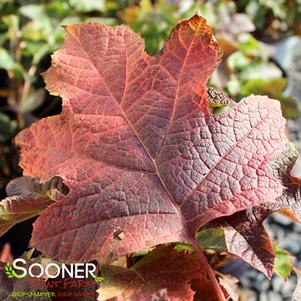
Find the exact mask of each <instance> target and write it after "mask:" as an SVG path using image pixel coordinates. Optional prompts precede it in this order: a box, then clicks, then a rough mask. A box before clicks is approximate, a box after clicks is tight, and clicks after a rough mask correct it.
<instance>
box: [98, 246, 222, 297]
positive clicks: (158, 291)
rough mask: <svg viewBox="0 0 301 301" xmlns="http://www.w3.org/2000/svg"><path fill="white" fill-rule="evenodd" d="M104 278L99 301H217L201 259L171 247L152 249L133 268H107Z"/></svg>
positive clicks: (104, 270) (105, 268)
mask: <svg viewBox="0 0 301 301" xmlns="http://www.w3.org/2000/svg"><path fill="white" fill-rule="evenodd" d="M102 275H103V278H104V282H102V283H101V285H100V288H99V290H98V293H99V297H98V301H106V300H114V301H141V300H143V301H144V300H145V301H151V300H162V301H163V300H166V301H193V300H202V301H211V300H217V299H215V298H214V297H213V296H214V291H213V287H212V285H211V284H210V282H208V279H206V274H204V270H203V266H202V264H201V263H200V261H199V259H198V257H197V256H196V255H195V254H186V253H185V252H183V251H181V252H178V251H175V250H173V247H170V246H168V247H159V248H157V249H155V250H153V251H152V252H150V253H148V254H147V255H145V256H144V257H143V258H142V259H141V260H140V261H138V262H137V263H136V264H135V265H134V266H133V267H132V268H130V269H129V268H124V267H118V266H113V265H109V266H104V267H103V268H102ZM160 297H161V298H162V299H160ZM163 297H165V298H163ZM157 298H158V299H157Z"/></svg>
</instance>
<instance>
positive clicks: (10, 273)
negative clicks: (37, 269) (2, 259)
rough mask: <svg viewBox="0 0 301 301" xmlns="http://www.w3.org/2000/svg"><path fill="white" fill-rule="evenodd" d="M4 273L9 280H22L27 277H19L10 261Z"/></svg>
mask: <svg viewBox="0 0 301 301" xmlns="http://www.w3.org/2000/svg"><path fill="white" fill-rule="evenodd" d="M4 271H5V274H6V276H7V277H8V278H16V279H21V278H24V277H25V276H23V275H18V274H17V273H16V271H15V270H14V268H13V266H12V265H11V264H10V262H9V261H8V262H7V263H6V264H5V266H4Z"/></svg>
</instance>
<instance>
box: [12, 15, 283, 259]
mask: <svg viewBox="0 0 301 301" xmlns="http://www.w3.org/2000/svg"><path fill="white" fill-rule="evenodd" d="M66 31H67V33H68V37H67V40H66V42H65V45H64V47H63V48H62V49H61V50H59V51H57V52H56V53H55V54H54V55H53V61H52V67H51V68H50V69H49V70H48V71H47V72H46V74H45V80H46V83H47V88H48V89H49V91H50V92H51V93H52V94H55V95H61V96H62V97H63V111H62V113H61V114H60V115H57V116H54V117H49V118H46V119H43V120H40V121H39V122H37V123H35V124H34V125H32V126H31V127H30V128H28V129H26V130H24V131H23V132H21V133H20V134H19V135H18V136H17V138H16V141H17V143H18V144H19V145H20V146H21V150H22V152H21V155H22V160H21V166H22V167H23V168H24V173H25V174H26V175H30V176H32V177H39V178H40V179H41V180H42V181H46V180H48V179H50V178H51V177H53V176H60V177H62V179H63V180H64V183H65V184H66V185H67V186H68V187H69V189H70V193H69V194H68V196H67V197H64V198H62V199H61V200H59V201H57V202H56V203H55V204H53V205H51V206H50V207H49V208H48V209H47V210H45V211H44V213H43V214H42V215H41V216H40V217H39V219H38V220H37V222H36V223H35V224H34V232H33V237H32V244H33V245H34V246H35V247H37V248H38V249H40V250H42V251H43V252H44V253H45V254H46V255H47V256H50V257H57V258H59V259H61V260H69V261H70V260H77V261H88V260H91V259H99V260H100V261H102V262H104V261H106V260H109V261H110V260H112V259H113V258H115V257H116V256H118V255H122V254H126V253H130V252H134V251H138V250H140V249H144V248H147V247H150V246H153V245H156V244H159V243H164V242H172V241H182V240H184V241H188V242H192V241H193V239H194V234H195V232H196V230H197V229H198V228H200V227H201V226H203V225H204V224H206V223H207V222H209V221H211V220H213V219H215V218H218V217H221V216H225V215H230V214H232V213H235V212H236V211H239V210H243V209H246V208H249V207H253V206H255V205H258V204H261V203H263V202H273V201H274V200H275V198H276V197H277V196H278V195H279V194H280V193H281V191H282V186H281V185H280V184H279V183H278V182H277V180H276V179H273V178H272V177H271V176H270V175H269V174H268V173H267V171H266V170H265V167H266V165H267V164H268V162H269V161H270V160H271V159H272V158H274V157H275V156H277V155H278V154H280V153H281V152H282V151H283V150H284V148H285V143H286V138H285V135H284V124H285V122H284V119H283V118H282V115H281V110H280V105H279V103H278V102H277V101H275V100H271V99H268V98H267V97H261V96H250V97H247V98H245V99H243V100H242V101H241V102H240V103H238V104H237V105H236V106H234V107H232V108H231V109H230V110H229V111H228V112H226V113H223V114H221V115H212V114H210V112H209V110H208V98H207V92H206V83H207V80H208V77H209V76H210V74H211V72H212V71H213V70H214V68H215V67H216V65H217V63H218V60H219V58H220V52H219V48H218V46H217V43H216V41H215V40H214V38H213V36H212V33H211V30H210V28H209V27H208V25H207V24H206V22H205V20H204V19H203V18H202V17H200V16H194V17H192V18H191V19H189V20H188V21H183V22H181V23H179V24H178V25H177V27H176V28H175V29H174V30H173V31H172V33H171V35H170V37H169V39H168V41H167V42H166V43H165V45H164V48H163V50H162V51H161V52H160V54H158V55H157V56H155V57H150V56H149V55H147V54H146V53H144V51H143V42H142V40H141V38H140V37H139V36H138V35H136V34H135V33H133V32H132V31H131V30H129V29H128V27H126V26H117V27H107V26H104V25H98V24H78V25H71V26H68V27H66ZM120 233H122V235H120Z"/></svg>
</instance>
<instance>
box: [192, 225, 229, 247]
mask: <svg viewBox="0 0 301 301" xmlns="http://www.w3.org/2000/svg"><path fill="white" fill-rule="evenodd" d="M196 239H197V241H198V242H199V244H200V245H201V248H202V249H203V250H213V251H216V252H223V251H227V249H228V248H227V244H226V240H225V233H224V229H223V228H221V227H220V228H210V229H204V230H202V231H200V232H198V233H197V235H196Z"/></svg>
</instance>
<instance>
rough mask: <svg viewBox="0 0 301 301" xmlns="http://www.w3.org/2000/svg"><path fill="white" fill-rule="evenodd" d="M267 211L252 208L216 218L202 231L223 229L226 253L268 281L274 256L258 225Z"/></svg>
mask: <svg viewBox="0 0 301 301" xmlns="http://www.w3.org/2000/svg"><path fill="white" fill-rule="evenodd" d="M271 213H272V211H271V210H267V209H266V208H265V209H263V208H262V207H259V206H258V207H253V208H249V209H247V210H244V211H240V212H237V213H234V214H232V215H231V216H228V217H224V218H219V219H217V220H215V221H213V222H211V223H210V224H208V225H207V226H206V227H208V228H210V227H216V226H219V227H223V229H224V236H225V245H226V250H225V251H228V252H230V253H232V254H234V255H237V256H239V257H241V258H242V259H244V260H245V261H246V262H247V263H249V264H250V265H252V266H253V267H254V268H256V269H258V270H259V271H261V272H262V273H264V274H265V275H266V276H267V277H268V278H271V277H272V272H273V267H274V259H275V252H274V249H273V245H272V242H271V240H270V237H269V234H268V233H267V231H266V230H265V227H264V225H263V224H262V223H263V221H264V220H265V219H266V217H267V216H268V215H269V214H271Z"/></svg>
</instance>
